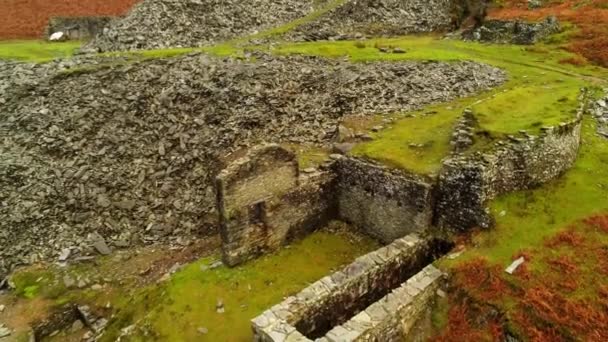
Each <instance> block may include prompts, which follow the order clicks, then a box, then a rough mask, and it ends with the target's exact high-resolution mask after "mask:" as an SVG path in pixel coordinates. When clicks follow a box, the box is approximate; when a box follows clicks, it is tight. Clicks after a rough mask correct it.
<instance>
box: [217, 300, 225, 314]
mask: <svg viewBox="0 0 608 342" xmlns="http://www.w3.org/2000/svg"><path fill="white" fill-rule="evenodd" d="M215 311H216V312H217V313H224V311H225V308H224V301H222V300H221V299H219V298H218V300H217V303H216V304H215Z"/></svg>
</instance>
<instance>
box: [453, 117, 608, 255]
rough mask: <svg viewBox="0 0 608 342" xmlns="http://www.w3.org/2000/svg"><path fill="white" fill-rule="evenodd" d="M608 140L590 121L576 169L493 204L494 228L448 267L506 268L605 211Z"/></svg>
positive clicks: (607, 204) (590, 120)
mask: <svg viewBox="0 0 608 342" xmlns="http://www.w3.org/2000/svg"><path fill="white" fill-rule="evenodd" d="M607 198H608V140H606V139H604V138H601V137H599V136H597V135H596V134H595V125H594V123H593V122H592V119H590V118H587V119H586V120H585V122H584V126H583V144H582V146H581V150H580V155H579V158H578V160H577V161H576V163H575V165H574V167H573V168H572V169H571V170H569V171H568V172H566V174H565V175H564V176H563V177H561V178H559V179H557V180H555V181H553V182H551V183H548V184H546V185H544V186H542V187H541V188H538V189H533V190H527V191H519V192H514V193H510V194H507V195H504V196H501V197H499V198H497V199H496V200H494V201H493V202H492V204H491V211H492V214H494V215H495V217H496V221H497V225H496V227H495V228H494V229H492V230H489V231H483V232H481V233H480V234H479V235H478V236H477V237H476V238H475V244H476V246H475V248H474V249H471V250H469V251H467V252H465V253H464V254H463V255H462V256H461V257H460V258H458V259H456V260H455V261H446V262H445V265H447V266H450V265H453V264H456V263H461V262H463V261H466V260H469V259H471V258H474V257H484V258H486V259H488V260H489V261H490V262H492V263H500V264H502V265H504V266H505V267H506V266H508V264H509V263H510V262H511V260H512V258H513V256H514V255H515V254H516V253H517V252H518V251H520V250H522V249H527V248H542V242H543V240H544V239H545V238H547V237H548V236H551V235H554V234H555V233H557V232H559V231H561V230H563V229H565V228H566V227H567V226H568V225H569V224H571V223H574V222H575V221H577V220H580V219H582V218H585V217H587V216H589V215H592V214H594V213H600V212H605V211H606V210H608V201H607V200H606V199H607Z"/></svg>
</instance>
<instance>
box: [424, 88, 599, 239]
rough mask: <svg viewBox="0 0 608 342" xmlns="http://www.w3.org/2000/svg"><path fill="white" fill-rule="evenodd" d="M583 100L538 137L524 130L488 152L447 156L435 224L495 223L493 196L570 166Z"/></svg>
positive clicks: (455, 226) (578, 140)
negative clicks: (490, 206)
mask: <svg viewBox="0 0 608 342" xmlns="http://www.w3.org/2000/svg"><path fill="white" fill-rule="evenodd" d="M580 101H581V106H580V108H579V110H578V112H577V114H576V117H575V118H573V119H572V120H570V121H567V122H563V123H561V124H559V125H557V126H555V127H544V128H542V132H541V134H540V135H538V136H535V135H530V134H528V133H526V132H521V133H520V135H519V136H510V137H509V139H508V141H499V142H498V143H497V144H496V146H495V147H494V148H493V149H492V150H490V151H488V152H486V153H480V152H476V153H472V154H471V153H462V154H460V153H457V154H455V155H453V156H451V157H450V158H448V159H446V160H445V161H444V165H443V168H442V171H441V173H440V175H439V183H438V195H437V196H438V197H437V204H436V208H435V218H434V219H435V223H436V224H437V225H438V226H441V227H446V228H452V229H467V228H472V227H483V228H488V227H490V226H492V225H493V218H492V216H491V215H490V213H489V211H488V209H487V203H488V201H489V200H491V199H493V198H495V197H496V196H498V195H501V194H505V193H508V192H512V191H517V190H524V189H530V188H534V187H536V186H539V185H541V184H543V183H546V182H548V181H550V180H552V179H555V178H556V177H558V176H560V175H561V174H562V173H564V172H565V171H566V170H568V169H569V168H570V167H571V166H572V165H573V164H574V162H575V161H576V158H577V156H578V151H579V146H580V143H581V125H582V119H583V113H584V112H585V110H586V103H587V99H586V97H585V93H584V92H583V94H582V95H581V100H580Z"/></svg>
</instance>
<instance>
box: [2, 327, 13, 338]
mask: <svg viewBox="0 0 608 342" xmlns="http://www.w3.org/2000/svg"><path fill="white" fill-rule="evenodd" d="M11 333H12V331H11V330H10V329H9V328H7V327H6V326H4V324H0V338H3V337H6V336H10V335H11Z"/></svg>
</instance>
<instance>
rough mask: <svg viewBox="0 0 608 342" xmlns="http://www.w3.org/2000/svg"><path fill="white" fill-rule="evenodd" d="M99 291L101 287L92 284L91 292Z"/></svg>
mask: <svg viewBox="0 0 608 342" xmlns="http://www.w3.org/2000/svg"><path fill="white" fill-rule="evenodd" d="M101 289H103V286H101V285H100V284H93V286H91V290H94V291H99V290H101Z"/></svg>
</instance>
